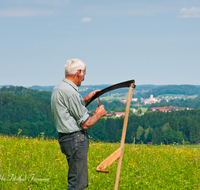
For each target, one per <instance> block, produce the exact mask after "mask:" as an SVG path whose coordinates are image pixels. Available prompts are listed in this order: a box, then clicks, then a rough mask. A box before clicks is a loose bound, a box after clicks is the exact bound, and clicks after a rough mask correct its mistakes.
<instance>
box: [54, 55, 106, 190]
mask: <svg viewBox="0 0 200 190" xmlns="http://www.w3.org/2000/svg"><path fill="white" fill-rule="evenodd" d="M85 74H86V64H85V63H84V62H83V61H81V60H79V59H71V60H68V61H67V63H66V64H65V78H64V79H63V80H62V82H60V83H59V84H58V85H56V86H55V87H54V89H53V92H52V96H51V108H52V114H53V119H54V123H55V126H56V128H57V131H58V140H59V143H60V147H61V151H62V152H63V153H64V154H65V155H66V158H67V162H68V166H69V170H68V188H67V189H68V190H84V189H86V188H87V187H88V168H87V152H88V147H89V140H88V134H87V129H88V128H90V127H92V126H93V125H94V124H95V123H96V122H97V121H98V120H99V119H100V118H101V117H103V116H104V115H105V114H106V111H105V109H104V106H103V105H101V106H99V107H98V108H97V109H96V110H95V112H94V115H93V116H92V117H89V115H88V110H87V109H86V107H85V104H86V103H87V102H88V101H89V100H90V99H91V98H92V97H93V96H94V95H95V94H96V93H97V92H98V90H95V91H93V92H91V93H89V94H88V95H87V96H86V97H84V98H82V97H81V95H80V94H79V92H78V86H80V85H81V82H82V81H83V80H84V77H85Z"/></svg>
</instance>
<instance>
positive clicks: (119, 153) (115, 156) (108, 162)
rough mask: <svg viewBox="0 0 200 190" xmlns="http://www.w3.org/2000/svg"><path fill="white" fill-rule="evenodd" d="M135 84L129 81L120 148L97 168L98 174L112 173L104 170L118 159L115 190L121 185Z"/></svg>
mask: <svg viewBox="0 0 200 190" xmlns="http://www.w3.org/2000/svg"><path fill="white" fill-rule="evenodd" d="M134 82H135V81H134ZM134 82H132V83H130V81H129V92H128V97H127V103H126V111H125V117H124V124H123V130H122V137H121V145H120V148H118V149H117V150H116V151H115V152H113V153H112V154H111V155H110V156H109V157H107V158H106V159H105V160H104V161H103V162H102V163H101V164H100V165H99V166H97V168H96V171H97V172H103V173H110V171H109V170H104V169H105V168H107V167H108V166H110V165H111V164H112V163H113V162H115V161H116V160H117V159H118V167H117V175H116V180H115V189H114V190H117V189H118V184H119V176H120V170H121V163H122V157H123V152H124V143H125V137H126V129H127V123H128V115H129V109H130V104H131V99H132V93H133V89H134V88H135V84H134ZM100 92H101V91H100Z"/></svg>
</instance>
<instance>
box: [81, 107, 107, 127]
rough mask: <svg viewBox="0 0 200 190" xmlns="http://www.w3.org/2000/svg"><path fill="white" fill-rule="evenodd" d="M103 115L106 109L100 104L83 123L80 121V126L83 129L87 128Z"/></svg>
mask: <svg viewBox="0 0 200 190" xmlns="http://www.w3.org/2000/svg"><path fill="white" fill-rule="evenodd" d="M104 115H106V110H105V109H104V105H101V106H99V107H98V108H97V109H96V110H95V112H94V115H93V116H92V117H89V118H88V119H87V120H86V121H85V122H84V123H81V127H82V128H83V129H85V130H86V129H89V128H90V127H92V126H93V125H94V124H95V123H96V122H97V121H98V120H99V119H101V117H103V116H104Z"/></svg>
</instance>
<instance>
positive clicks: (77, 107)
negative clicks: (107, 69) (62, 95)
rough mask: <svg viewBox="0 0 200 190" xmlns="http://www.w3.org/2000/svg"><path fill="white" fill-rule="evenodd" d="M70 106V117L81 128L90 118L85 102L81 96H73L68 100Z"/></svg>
mask: <svg viewBox="0 0 200 190" xmlns="http://www.w3.org/2000/svg"><path fill="white" fill-rule="evenodd" d="M68 105H69V112H70V115H71V116H72V117H73V118H74V119H75V120H76V122H77V124H78V125H79V126H80V124H81V123H84V122H85V121H86V120H87V119H88V118H89V114H88V110H87V108H86V107H85V105H84V100H83V98H82V97H81V96H77V95H73V96H71V97H70V98H69V99H68Z"/></svg>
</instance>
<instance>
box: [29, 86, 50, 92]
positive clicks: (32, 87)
mask: <svg viewBox="0 0 200 190" xmlns="http://www.w3.org/2000/svg"><path fill="white" fill-rule="evenodd" d="M28 88H30V89H33V90H40V91H49V92H52V90H53V88H54V86H38V85H34V86H31V87H28Z"/></svg>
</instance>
